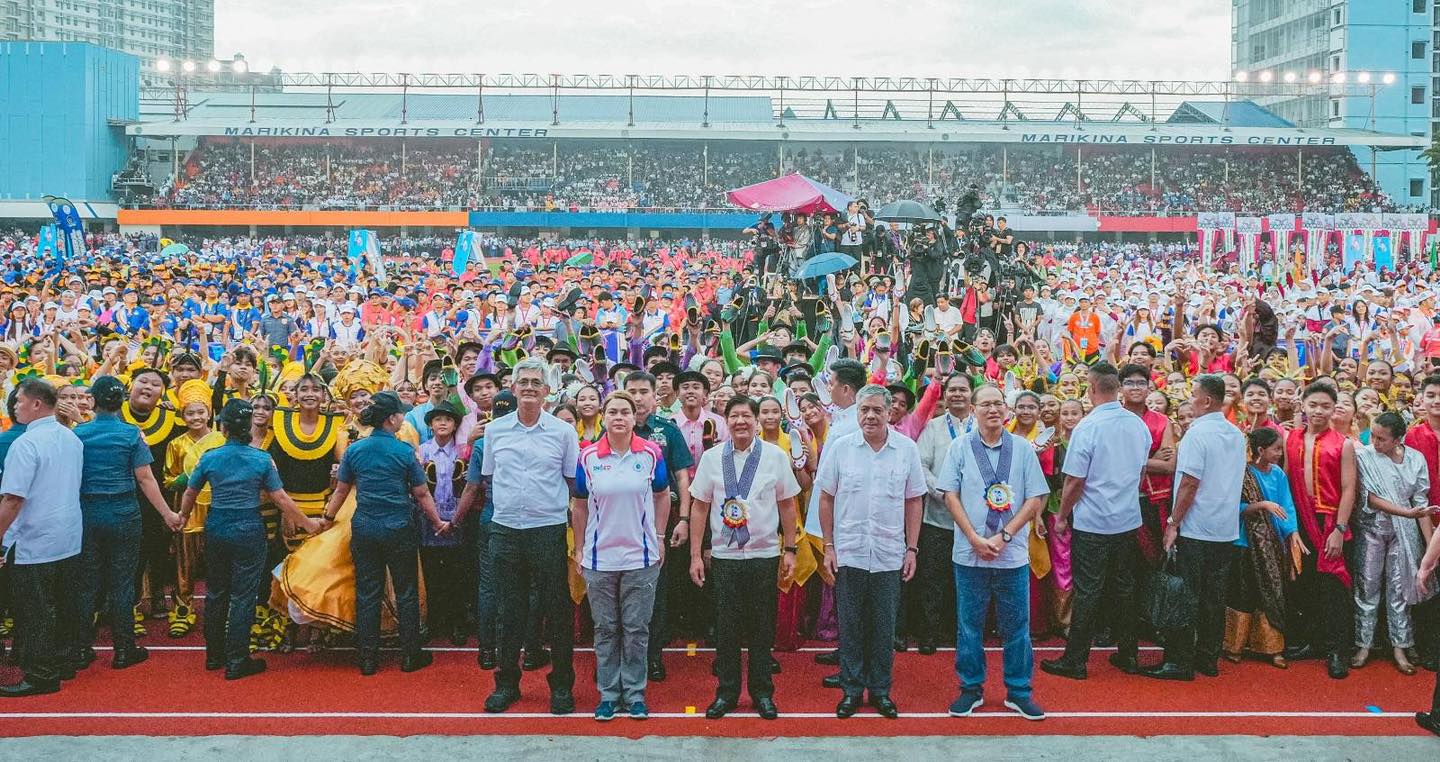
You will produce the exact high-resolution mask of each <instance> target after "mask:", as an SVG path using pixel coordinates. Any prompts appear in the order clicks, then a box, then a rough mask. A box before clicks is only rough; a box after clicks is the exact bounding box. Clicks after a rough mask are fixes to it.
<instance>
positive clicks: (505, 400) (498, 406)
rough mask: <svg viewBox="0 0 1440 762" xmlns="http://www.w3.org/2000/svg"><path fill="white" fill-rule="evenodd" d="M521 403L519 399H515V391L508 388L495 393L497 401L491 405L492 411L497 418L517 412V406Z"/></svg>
mask: <svg viewBox="0 0 1440 762" xmlns="http://www.w3.org/2000/svg"><path fill="white" fill-rule="evenodd" d="M519 404H520V403H519V401H518V400H516V399H515V393H514V392H512V391H510V390H508V389H507V390H505V391H503V392H500V393H499V394H497V395H495V403H494V404H493V405H492V406H491V408H490V413H491V415H492V416H493V417H495V418H499V417H500V416H502V415H510V414H511V413H513V412H515V408H516V406H517V405H519Z"/></svg>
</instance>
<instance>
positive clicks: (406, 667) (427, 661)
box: [400, 650, 435, 672]
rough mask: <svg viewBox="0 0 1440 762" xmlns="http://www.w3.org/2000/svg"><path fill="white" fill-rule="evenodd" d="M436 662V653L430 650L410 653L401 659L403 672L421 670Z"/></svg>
mask: <svg viewBox="0 0 1440 762" xmlns="http://www.w3.org/2000/svg"><path fill="white" fill-rule="evenodd" d="M434 663H435V655H434V654H432V653H430V652H429V651H425V650H421V651H419V652H416V653H413V654H410V655H409V656H406V657H405V658H403V659H401V660H400V671H401V672H419V671H420V670H422V669H425V668H426V667H428V666H430V665H431V664H434Z"/></svg>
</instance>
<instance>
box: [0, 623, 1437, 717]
mask: <svg viewBox="0 0 1440 762" xmlns="http://www.w3.org/2000/svg"><path fill="white" fill-rule="evenodd" d="M148 641H149V644H150V645H151V656H150V660H149V661H148V662H146V663H145V664H142V665H140V666H138V667H134V668H131V669H129V670H126V671H122V672H116V671H113V670H111V669H110V668H109V657H110V654H109V652H108V650H102V651H101V652H100V659H99V660H97V661H96V663H95V665H94V666H92V667H91V668H90V669H88V670H86V671H85V672H82V673H81V674H80V676H79V677H78V678H76V679H75V680H74V681H72V682H68V683H66V684H65V688H64V690H62V691H61V692H60V693H57V694H54V695H50V696H39V697H32V698H26V699H15V700H10V701H6V702H4V703H3V704H0V737H5V736H31V735H115V734H119V735H136V734H138V735H218V734H247V735H278V736H290V735H311V734H314V735H333V734H361V735H364V734H384V735H414V734H441V735H475V734H491V733H494V734H511V735H522V734H523V735H534V734H543V735H557V734H584V735H602V734H603V735H616V736H626V737H641V736H645V735H667V736H681V735H705V736H731V737H777V736H816V735H877V736H883V735H907V736H909V735H1001V734H1003V735H1014V734H1017V733H1027V734H1060V735H1128V736H1149V735H1169V734H1185V735H1218V734H1227V735H1228V734H1242V735H1353V736H1365V735H1397V734H1400V735H1423V731H1421V730H1420V729H1419V728H1417V727H1416V726H1415V724H1414V721H1413V719H1412V716H1413V713H1414V712H1415V711H1416V710H1417V709H1423V708H1426V707H1427V706H1428V703H1429V699H1430V693H1431V690H1432V686H1433V684H1434V683H1433V681H1434V679H1435V678H1434V675H1432V674H1430V673H1428V672H1421V673H1420V674H1418V675H1415V676H1413V677H1405V676H1403V675H1400V674H1399V673H1398V672H1396V670H1395V669H1394V667H1393V666H1392V665H1390V664H1388V663H1386V662H1377V663H1373V664H1371V665H1369V666H1367V667H1365V668H1364V669H1360V670H1355V671H1354V672H1352V674H1351V676H1350V678H1349V679H1346V680H1340V681H1334V680H1330V679H1329V678H1328V677H1327V676H1326V675H1325V672H1324V665H1323V663H1322V662H1318V661H1306V662H1299V663H1296V664H1292V665H1291V667H1290V669H1288V670H1284V671H1281V670H1277V669H1275V668H1274V667H1271V666H1269V665H1268V664H1263V663H1259V662H1246V663H1243V664H1239V665H1233V664H1229V663H1224V662H1222V664H1221V675H1220V677H1219V678H1204V677H1197V678H1196V681H1195V682H1193V683H1175V682H1159V681H1154V680H1149V679H1146V678H1141V677H1134V676H1127V675H1123V674H1121V673H1119V672H1118V671H1116V670H1115V669H1113V668H1112V667H1110V665H1109V664H1108V662H1107V661H1106V659H1105V656H1106V654H1107V653H1108V652H1106V651H1100V650H1098V649H1097V651H1096V652H1095V653H1094V654H1092V656H1091V660H1090V679H1089V680H1087V681H1084V682H1074V681H1070V680H1064V679H1061V678H1056V677H1051V676H1050V675H1047V674H1044V673H1043V672H1039V670H1038V669H1037V671H1036V675H1035V698H1036V700H1037V701H1039V702H1040V704H1041V705H1042V706H1043V707H1045V709H1046V710H1047V712H1049V714H1050V718H1049V719H1048V720H1046V721H1045V722H1038V723H1037V722H1027V721H1025V720H1022V719H1020V718H1019V717H1018V716H1016V715H1014V714H1013V713H1010V712H1009V711H1007V710H1005V709H1004V708H1003V707H1002V706H1001V705H1000V701H1001V700H1002V699H1003V698H1004V687H1003V685H1002V683H1001V680H1000V654H999V653H998V652H996V651H994V650H992V651H990V653H989V669H990V675H989V679H988V682H987V686H986V694H985V702H986V703H985V706H984V708H982V709H981V710H979V711H978V712H977V713H976V714H975V715H974V716H972V717H969V718H963V719H961V718H951V717H948V716H946V715H945V710H946V709H947V708H948V706H949V704H950V702H951V701H952V700H953V699H954V698H955V695H956V690H957V689H956V679H955V674H954V669H953V652H948V651H941V652H940V653H938V654H935V655H933V656H920V655H919V654H917V653H915V652H914V651H911V652H909V653H905V654H897V656H896V662H895V688H894V691H893V696H894V698H895V700H896V703H898V704H899V706H900V710H901V713H902V714H901V717H900V719H899V720H894V721H886V720H884V719H882V718H880V717H878V716H877V715H875V714H874V712H873V710H870V709H869V708H868V707H867V708H865V709H864V710H863V711H862V712H861V713H860V714H858V715H856V716H855V717H853V718H851V719H848V720H838V719H836V718H835V715H834V708H835V703H836V701H838V700H839V692H838V691H834V690H827V689H824V688H822V687H820V679H821V677H823V676H824V675H826V674H828V672H829V671H830V669H831V668H828V667H824V666H820V665H816V664H815V663H814V662H813V661H812V657H813V655H814V653H813V651H812V652H799V653H785V654H778V656H779V658H780V661H781V663H782V665H783V667H784V673H783V674H781V675H778V676H777V677H776V681H777V692H776V696H775V699H776V703H777V704H778V705H779V707H780V711H781V718H780V719H779V720H776V721H773V722H766V721H763V720H760V719H759V718H758V717H756V716H755V715H754V714H753V710H752V708H751V706H750V704H749V700H748V698H745V697H742V699H741V704H740V708H739V709H738V710H737V712H736V713H735V714H732V715H731V716H729V717H727V718H725V719H723V720H718V721H709V720H706V719H705V718H704V711H705V707H706V706H707V705H708V704H709V703H710V700H711V699H712V698H713V697H714V690H715V681H714V678H712V677H711V676H710V671H709V669H710V663H711V659H712V656H713V654H712V653H711V652H708V651H705V650H703V649H700V650H697V651H696V652H695V653H694V655H690V654H688V653H687V652H686V650H685V649H676V650H673V651H672V652H671V653H668V654H667V655H666V662H667V665H668V667H669V679H668V680H666V681H664V682H661V683H652V684H651V687H650V690H649V703H650V710H651V712H652V714H651V719H649V720H648V721H646V722H636V721H632V720H628V719H623V718H617V719H616V720H615V721H613V722H609V723H597V722H594V721H593V720H591V719H590V716H589V713H590V710H592V709H593V708H594V703H595V701H596V691H595V686H594V683H593V681H591V680H590V676H591V670H592V668H593V664H594V656H593V654H591V653H590V652H589V651H580V652H577V653H576V656H575V663H576V672H577V675H578V678H577V681H576V691H575V697H576V703H577V712H576V713H575V714H573V715H570V716H567V717H554V716H551V715H550V714H549V712H548V710H549V694H548V691H547V689H546V685H545V680H544V673H545V670H541V671H538V672H530V673H526V674H525V677H524V680H523V683H522V692H523V694H524V698H523V699H522V700H521V701H520V703H519V704H517V705H516V706H515V707H513V708H512V709H511V710H510V711H509V712H507V713H505V714H501V715H488V714H485V713H484V711H483V708H482V704H483V702H484V699H485V696H487V695H488V694H489V692H490V690H491V689H492V687H493V685H494V679H493V676H492V673H488V672H482V671H481V670H480V669H479V668H478V667H477V666H476V664H475V657H474V650H473V649H437V653H436V655H435V657H436V658H435V664H434V666H432V667H430V668H428V669H426V670H424V671H421V672H418V673H415V674H410V675H406V674H402V673H401V672H400V670H399V665H398V658H397V657H396V655H395V654H394V653H393V652H389V653H387V654H386V659H385V660H384V661H383V662H382V665H381V672H380V674H378V675H376V676H374V677H370V678H364V677H361V676H360V674H359V672H358V671H357V670H356V669H355V667H354V666H353V653H352V652H349V651H338V650H337V651H330V652H326V653H321V654H306V653H295V654H286V655H279V654H269V655H267V656H266V660H267V661H268V662H269V666H270V669H269V671H267V672H266V673H264V674H262V675H258V676H256V677H251V678H246V679H244V680H240V681H237V682H233V683H232V682H226V681H225V680H224V679H223V678H222V677H221V675H220V673H217V672H206V671H204V669H203V658H204V656H203V652H202V650H201V649H200V647H199V645H198V642H197V641H196V640H194V639H193V638H191V639H186V640H184V641H170V640H164V639H160V638H154V637H152V638H149V639H148ZM1047 649H1048V650H1047ZM1057 653H1058V648H1056V647H1055V644H1053V643H1051V644H1047V645H1046V646H1044V647H1042V648H1041V650H1038V651H1037V654H1036V657H1037V660H1038V659H1040V658H1050V657H1052V656H1054V655H1056V654H1057ZM1141 657H1142V661H1151V660H1155V659H1156V658H1158V652H1156V651H1154V650H1146V651H1144V652H1142V655H1141ZM16 677H17V674H16V672H15V670H14V669H13V668H6V669H4V670H3V671H0V680H4V681H5V682H9V681H11V680H14V679H15V678H16Z"/></svg>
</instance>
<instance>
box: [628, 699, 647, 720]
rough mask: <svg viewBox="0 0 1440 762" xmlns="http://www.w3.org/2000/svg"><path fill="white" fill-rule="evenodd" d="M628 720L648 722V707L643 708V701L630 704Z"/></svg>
mask: <svg viewBox="0 0 1440 762" xmlns="http://www.w3.org/2000/svg"><path fill="white" fill-rule="evenodd" d="M630 719H632V720H648V719H650V707H648V706H645V702H644V701H634V702H631V704H630Z"/></svg>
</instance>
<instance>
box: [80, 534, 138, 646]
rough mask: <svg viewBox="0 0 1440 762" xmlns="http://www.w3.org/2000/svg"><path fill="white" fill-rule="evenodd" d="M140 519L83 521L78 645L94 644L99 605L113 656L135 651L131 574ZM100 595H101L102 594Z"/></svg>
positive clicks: (136, 566)
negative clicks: (122, 652)
mask: <svg viewBox="0 0 1440 762" xmlns="http://www.w3.org/2000/svg"><path fill="white" fill-rule="evenodd" d="M140 531H141V530H140V517H139V516H138V515H137V516H134V517H132V518H129V519H110V520H105V521H97V520H91V519H89V518H87V519H86V521H85V538H84V541H83V544H82V545H81V550H80V559H79V561H78V563H77V564H76V567H75V569H76V572H77V575H78V580H77V585H76V588H77V589H78V590H79V595H80V599H79V604H78V605H79V608H78V610H77V616H78V622H77V624H78V625H79V628H80V634H79V639H78V642H79V645H80V646H81V647H88V646H93V645H94V644H95V611H96V608H97V607H98V606H101V605H102V601H101V597H102V594H103V598H104V600H103V609H102V610H103V611H104V612H105V618H106V619H107V620H109V622H110V642H111V643H112V644H113V645H114V646H115V652H116V653H117V654H118V653H120V652H121V651H125V650H129V649H131V648H134V647H135V628H134V627H132V626H131V617H132V616H133V612H134V610H135V570H136V569H137V568H138V567H139V566H140ZM102 591H103V592H102Z"/></svg>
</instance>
